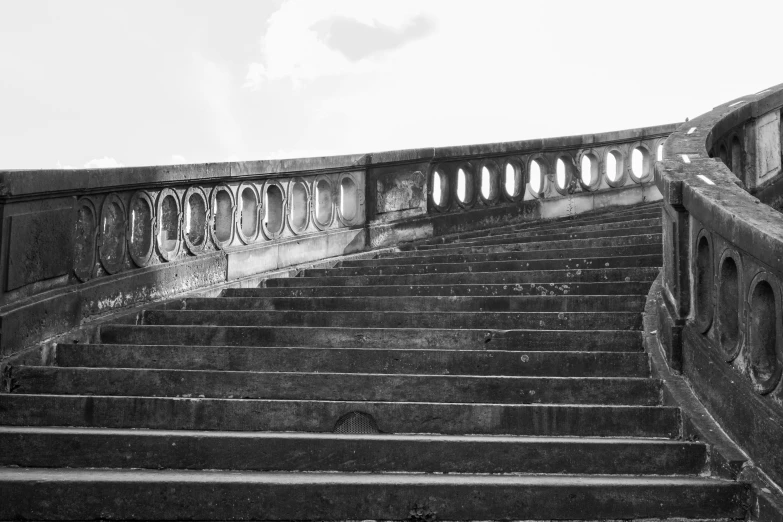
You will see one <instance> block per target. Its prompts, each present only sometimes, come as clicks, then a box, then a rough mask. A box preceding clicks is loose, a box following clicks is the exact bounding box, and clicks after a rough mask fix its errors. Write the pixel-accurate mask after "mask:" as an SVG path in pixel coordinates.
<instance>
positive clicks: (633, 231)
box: [416, 227, 661, 251]
mask: <svg viewBox="0 0 783 522" xmlns="http://www.w3.org/2000/svg"><path fill="white" fill-rule="evenodd" d="M660 234H661V231H660V229H658V228H652V227H642V228H622V229H617V230H599V231H594V232H572V233H569V234H546V235H537V236H528V235H525V234H522V233H516V234H505V235H500V236H489V237H477V238H472V239H465V240H460V241H456V242H454V243H445V244H442V245H420V246H418V247H416V250H420V251H429V250H438V249H441V248H443V247H449V246H476V245H503V244H508V243H514V244H527V243H538V244H540V243H552V244H555V243H558V242H560V241H577V240H581V241H590V240H601V239H603V240H607V239H615V238H617V239H620V238H628V237H636V236H659V235H660Z"/></svg>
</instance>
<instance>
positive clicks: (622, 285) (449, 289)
mask: <svg viewBox="0 0 783 522" xmlns="http://www.w3.org/2000/svg"><path fill="white" fill-rule="evenodd" d="M649 289H650V281H627V282H626V281H606V282H597V283H574V282H572V281H558V282H551V283H546V284H544V285H537V284H535V283H532V284H525V285H522V284H511V285H509V284H455V285H415V286H413V285H406V286H403V285H397V286H392V285H386V286H378V285H376V286H302V287H291V288H288V287H284V286H281V287H261V288H226V289H225V290H223V292H222V294H221V295H222V297H261V298H275V297H313V298H318V297H363V296H367V297H382V296H389V297H404V296H412V297H416V296H418V297H429V296H454V297H460V296H466V297H467V296H475V297H481V296H487V297H490V296H536V295H549V296H555V295H572V296H573V295H609V296H615V295H647V292H648V291H649Z"/></svg>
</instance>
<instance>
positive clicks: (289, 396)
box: [11, 366, 661, 406]
mask: <svg viewBox="0 0 783 522" xmlns="http://www.w3.org/2000/svg"><path fill="white" fill-rule="evenodd" d="M12 376H13V385H12V387H11V390H12V391H11V392H12V393H20V394H49V395H85V394H86V395H106V396H128V397H206V398H217V399H235V398H236V399H273V400H322V401H384V402H437V403H492V404H611V405H629V406H630V405H637V406H655V405H658V404H660V402H661V383H660V382H659V381H658V380H656V379H651V378H635V377H631V378H629V377H517V376H513V377H512V376H473V375H404V374H395V375H389V374H366V373H323V372H319V373H302V372H296V373H287V372H248V371H229V372H223V371H215V370H169V369H164V370H161V369H138V368H60V367H56V366H16V367H14V368H13V373H12Z"/></svg>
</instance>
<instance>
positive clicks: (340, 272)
mask: <svg viewBox="0 0 783 522" xmlns="http://www.w3.org/2000/svg"><path fill="white" fill-rule="evenodd" d="M662 263H663V259H662V257H661V255H660V254H654V255H647V256H643V255H638V256H626V257H596V258H576V259H531V260H527V261H524V260H523V261H488V262H479V263H433V264H425V265H421V264H419V265H410V264H403V265H386V266H366V267H357V268H353V267H348V268H319V269H307V270H304V271H303V272H302V275H303V276H304V277H330V276H332V277H334V276H337V277H351V276H364V275H401V274H435V273H440V274H448V273H452V274H454V273H461V272H513V271H522V270H568V269H579V268H608V267H612V268H628V267H660V266H661V265H662Z"/></svg>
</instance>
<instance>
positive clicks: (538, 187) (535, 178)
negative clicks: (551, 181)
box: [530, 160, 544, 194]
mask: <svg viewBox="0 0 783 522" xmlns="http://www.w3.org/2000/svg"><path fill="white" fill-rule="evenodd" d="M543 170H544V169H543V168H542V167H541V163H539V162H538V160H533V161H531V162H530V190H531V191H533V192H534V193H535V194H540V193H541V191H542V189H543V187H544V173H543Z"/></svg>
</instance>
